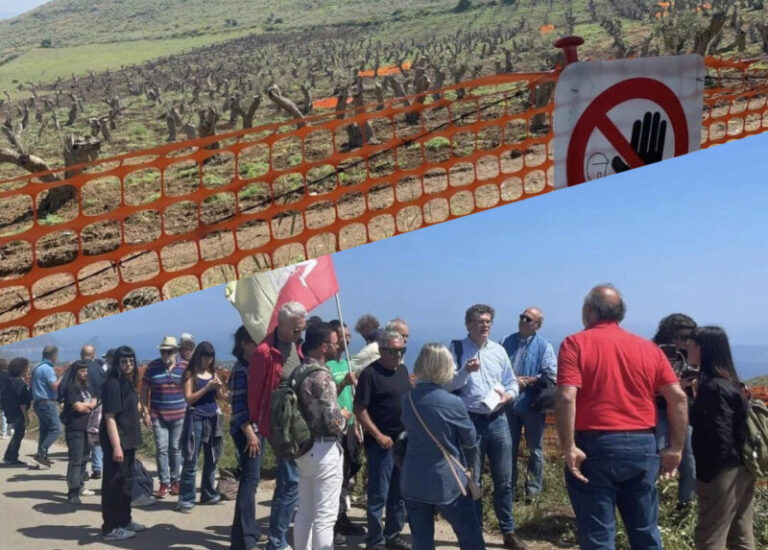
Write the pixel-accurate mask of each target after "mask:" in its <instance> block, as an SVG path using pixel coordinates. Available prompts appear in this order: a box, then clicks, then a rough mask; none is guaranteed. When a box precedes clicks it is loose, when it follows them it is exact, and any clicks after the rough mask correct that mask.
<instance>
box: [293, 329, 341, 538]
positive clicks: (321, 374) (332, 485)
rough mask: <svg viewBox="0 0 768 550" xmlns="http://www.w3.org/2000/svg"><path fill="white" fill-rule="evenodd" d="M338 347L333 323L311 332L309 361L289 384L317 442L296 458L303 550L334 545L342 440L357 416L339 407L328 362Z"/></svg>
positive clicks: (306, 358)
mask: <svg viewBox="0 0 768 550" xmlns="http://www.w3.org/2000/svg"><path fill="white" fill-rule="evenodd" d="M338 346H339V341H338V336H337V334H336V331H335V330H333V329H332V328H331V327H330V326H329V325H327V324H325V323H323V324H320V325H316V326H313V327H311V328H309V329H307V334H306V339H305V341H304V346H303V351H304V362H303V363H302V364H301V366H300V367H298V368H297V369H296V370H295V371H294V372H293V373H292V374H291V377H290V380H289V382H288V387H289V388H291V389H293V391H294V392H295V394H296V403H297V405H298V409H299V411H300V412H301V414H302V416H303V419H304V421H305V422H306V426H307V434H308V435H309V436H310V439H311V447H310V448H309V449H308V450H307V452H305V453H303V454H301V456H298V457H297V458H296V466H297V467H298V470H299V505H298V508H297V510H296V522H295V526H294V529H293V534H294V535H293V539H294V546H295V547H296V548H297V549H298V548H307V549H312V550H332V549H333V547H334V526H335V525H336V518H337V517H338V513H339V495H340V494H341V483H342V481H343V479H344V461H343V457H344V455H343V453H342V450H341V444H340V439H341V434H342V432H343V431H344V427H345V426H346V423H347V420H348V419H349V417H350V416H351V413H350V412H349V411H348V410H344V411H342V409H341V408H340V407H339V404H338V401H337V391H336V383H335V382H334V381H333V375H332V374H331V371H330V370H329V369H328V367H327V366H326V364H325V363H326V361H330V360H332V359H335V357H336V351H337V348H338Z"/></svg>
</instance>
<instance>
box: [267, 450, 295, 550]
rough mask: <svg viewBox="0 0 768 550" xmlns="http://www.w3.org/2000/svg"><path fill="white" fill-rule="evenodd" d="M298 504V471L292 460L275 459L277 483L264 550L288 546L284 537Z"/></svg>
mask: <svg viewBox="0 0 768 550" xmlns="http://www.w3.org/2000/svg"><path fill="white" fill-rule="evenodd" d="M298 502H299V469H298V468H297V467H296V463H295V462H294V461H293V460H286V459H283V458H278V459H277V483H276V484H275V492H274V494H273V495H272V510H271V511H270V515H269V539H268V540H267V545H266V547H265V550H282V549H283V548H285V547H286V546H287V544H288V542H287V541H286V540H285V535H286V534H287V533H288V527H290V525H291V520H292V519H293V515H294V513H296V505H297V504H298Z"/></svg>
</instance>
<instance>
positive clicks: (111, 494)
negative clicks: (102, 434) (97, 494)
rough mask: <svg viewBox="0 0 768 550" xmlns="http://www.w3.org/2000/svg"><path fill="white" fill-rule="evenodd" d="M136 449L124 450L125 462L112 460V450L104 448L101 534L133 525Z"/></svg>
mask: <svg viewBox="0 0 768 550" xmlns="http://www.w3.org/2000/svg"><path fill="white" fill-rule="evenodd" d="M135 457H136V450H135V449H123V462H121V463H120V464H118V463H117V462H115V461H114V459H113V458H112V448H111V447H109V448H107V447H104V472H103V473H102V478H101V517H102V519H103V520H104V524H103V525H102V526H101V532H102V533H103V534H104V535H106V534H107V533H109V532H110V531H112V530H113V529H115V528H117V527H125V526H126V525H128V524H129V523H131V500H132V499H131V496H132V491H133V462H134V460H135Z"/></svg>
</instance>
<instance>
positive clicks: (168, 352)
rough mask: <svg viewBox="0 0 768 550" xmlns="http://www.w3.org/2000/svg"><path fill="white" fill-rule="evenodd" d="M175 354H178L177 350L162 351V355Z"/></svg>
mask: <svg viewBox="0 0 768 550" xmlns="http://www.w3.org/2000/svg"><path fill="white" fill-rule="evenodd" d="M174 353H176V350H175V349H161V350H160V355H173V354H174Z"/></svg>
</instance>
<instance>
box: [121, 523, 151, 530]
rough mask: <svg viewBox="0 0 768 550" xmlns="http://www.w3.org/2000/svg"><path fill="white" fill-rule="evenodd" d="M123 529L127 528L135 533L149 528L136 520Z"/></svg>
mask: <svg viewBox="0 0 768 550" xmlns="http://www.w3.org/2000/svg"><path fill="white" fill-rule="evenodd" d="M123 529H126V530H128V531H133V532H134V533H141V532H142V531H146V530H147V526H146V525H142V524H141V523H136V522H135V521H132V522H131V523H129V524H128V525H126V526H125V527H123Z"/></svg>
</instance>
